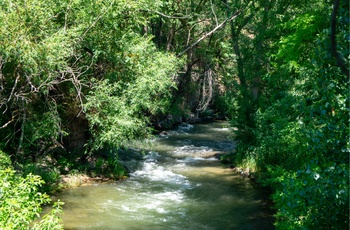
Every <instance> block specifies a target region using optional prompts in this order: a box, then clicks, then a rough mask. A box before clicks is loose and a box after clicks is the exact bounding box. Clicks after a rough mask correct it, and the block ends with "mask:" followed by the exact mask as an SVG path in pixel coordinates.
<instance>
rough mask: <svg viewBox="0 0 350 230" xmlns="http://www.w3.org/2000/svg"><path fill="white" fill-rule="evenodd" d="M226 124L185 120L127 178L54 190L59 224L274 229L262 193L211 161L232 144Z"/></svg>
mask: <svg viewBox="0 0 350 230" xmlns="http://www.w3.org/2000/svg"><path fill="white" fill-rule="evenodd" d="M227 125H228V124H227V123H226V122H214V123H209V124H196V125H183V126H179V128H178V129H176V130H172V131H168V132H167V133H163V135H161V136H159V137H157V138H154V139H153V140H151V145H150V147H149V149H148V150H143V151H141V150H140V149H134V150H133V151H134V152H135V153H137V154H138V153H140V152H143V155H141V156H142V157H141V159H138V160H131V159H129V160H127V161H126V160H124V162H123V163H124V164H125V165H127V166H128V168H129V169H130V170H131V174H130V178H128V179H126V180H123V181H119V182H115V183H108V184H101V183H95V184H88V185H85V186H81V187H78V188H73V189H68V190H65V191H64V192H62V193H60V194H59V195H58V198H59V199H60V200H61V201H63V202H64V203H65V205H64V206H63V211H64V214H63V215H62V219H63V223H64V228H65V229H121V230H123V229H125V230H131V229H135V230H136V229H140V230H147V229H152V230H157V229H160V230H161V229H167V230H168V229H180V230H182V229H193V230H197V229H205V230H207V229H208V230H210V229H213V230H216V229H217V230H224V229H274V227H273V225H272V221H273V219H272V216H271V211H269V209H268V208H267V199H266V196H267V195H266V192H265V191H264V190H262V189H261V188H257V186H255V185H254V184H253V183H252V182H251V181H250V180H249V179H247V178H242V177H241V176H239V175H237V174H235V173H234V172H233V171H232V170H231V169H230V168H228V167H224V166H223V165H222V164H221V163H220V161H219V160H218V159H217V156H218V155H219V154H222V153H225V152H227V151H232V150H233V149H234V148H235V144H234V143H233V142H232V141H230V139H229V138H228V137H229V135H230V134H231V132H230V130H229V128H227Z"/></svg>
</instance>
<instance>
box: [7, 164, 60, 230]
mask: <svg viewBox="0 0 350 230" xmlns="http://www.w3.org/2000/svg"><path fill="white" fill-rule="evenodd" d="M43 183H44V181H43V180H41V178H40V177H39V176H36V175H33V174H28V175H27V176H26V177H20V176H19V175H18V174H16V171H14V170H13V169H11V168H8V169H1V170H0V191H1V192H0V229H28V228H29V227H30V226H33V222H34V221H36V220H38V218H39V217H40V214H41V212H42V205H44V204H47V203H49V202H50V201H51V199H50V197H49V196H48V195H47V194H43V193H40V192H38V188H39V186H41V185H42V184H43ZM61 204H62V203H61V202H59V201H58V202H57V203H56V205H55V207H54V209H53V211H52V212H51V213H49V214H47V215H46V216H44V217H43V219H42V220H41V221H39V222H36V223H35V224H34V229H63V228H62V226H61V224H60V219H59V217H58V216H57V214H58V213H59V212H60V211H61V208H60V206H61Z"/></svg>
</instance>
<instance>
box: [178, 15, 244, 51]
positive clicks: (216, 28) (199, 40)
mask: <svg viewBox="0 0 350 230" xmlns="http://www.w3.org/2000/svg"><path fill="white" fill-rule="evenodd" d="M241 12H242V9H241V10H239V11H237V12H236V13H235V14H233V15H232V16H231V17H229V18H226V19H225V20H224V21H223V22H221V23H220V24H219V25H217V26H216V27H215V28H214V29H213V30H211V31H210V32H208V33H206V34H204V35H203V36H202V37H201V38H200V39H198V40H197V41H196V42H194V43H192V44H191V45H190V46H188V47H187V48H186V49H185V50H184V51H182V52H181V53H179V54H178V55H177V57H181V56H182V55H184V54H185V53H186V52H187V51H188V50H190V49H192V48H193V47H194V46H196V45H197V44H198V43H200V42H201V41H202V40H204V39H206V38H207V37H208V36H210V35H212V34H213V33H215V32H216V31H218V30H219V29H221V28H223V27H225V25H226V23H227V22H230V21H232V20H233V19H235V18H237V17H238V16H239V15H240V14H241Z"/></svg>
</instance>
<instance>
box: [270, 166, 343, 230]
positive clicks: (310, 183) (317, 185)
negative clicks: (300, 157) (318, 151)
mask: <svg viewBox="0 0 350 230" xmlns="http://www.w3.org/2000/svg"><path fill="white" fill-rule="evenodd" d="M322 167H325V168H321V167H320V166H318V165H317V164H316V162H313V163H311V164H308V165H307V167H306V168H305V169H302V170H298V171H297V172H296V173H286V172H285V173H283V174H280V175H278V176H279V178H280V184H281V188H280V189H278V190H277V191H276V192H275V194H274V196H273V198H274V201H275V202H276V208H277V209H278V211H277V214H276V218H277V220H278V221H277V225H276V227H277V228H278V229H346V228H348V227H349V221H348V218H347V215H348V211H349V207H348V204H349V193H348V189H349V186H348V184H349V180H348V165H344V164H342V165H336V164H334V163H333V164H330V165H328V166H326V165H323V166H322Z"/></svg>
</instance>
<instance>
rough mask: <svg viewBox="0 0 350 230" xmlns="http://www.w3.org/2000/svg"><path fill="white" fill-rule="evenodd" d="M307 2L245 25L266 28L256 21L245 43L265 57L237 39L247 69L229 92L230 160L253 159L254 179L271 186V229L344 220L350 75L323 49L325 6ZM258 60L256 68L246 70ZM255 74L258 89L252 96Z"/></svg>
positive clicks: (330, 225) (341, 44) (341, 225)
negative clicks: (233, 145)
mask: <svg viewBox="0 0 350 230" xmlns="http://www.w3.org/2000/svg"><path fill="white" fill-rule="evenodd" d="M280 3H281V2H280ZM310 4H311V3H310ZM315 4H316V3H315ZM313 6H315V7H313V8H310V7H307V6H299V7H298V6H296V7H295V8H293V9H288V8H286V9H285V12H283V17H284V18H283V20H277V19H270V20H267V21H265V25H260V24H259V23H260V22H252V23H251V24H252V25H249V26H250V27H251V28H259V27H258V26H259V25H260V26H261V28H264V29H268V31H269V33H268V34H267V33H264V32H263V31H261V32H262V33H258V32H260V29H256V33H257V34H258V35H257V36H256V37H255V38H252V42H251V43H250V44H252V47H253V49H257V50H258V49H259V50H260V52H262V51H263V52H264V53H263V55H265V57H264V56H263V55H261V53H260V54H258V55H257V56H258V58H255V57H253V56H251V50H248V48H249V45H245V44H244V45H245V46H246V48H245V49H247V50H245V49H241V51H242V56H243V57H245V58H248V57H249V58H251V59H250V61H249V62H252V63H249V62H248V64H247V63H246V66H244V71H243V72H244V73H245V74H250V75H249V76H246V75H244V77H245V78H244V79H245V80H246V81H247V82H246V84H247V86H246V88H245V89H247V91H245V92H244V91H243V90H244V89H243V90H242V89H240V88H238V89H239V94H238V98H234V99H232V101H233V102H234V103H235V104H233V103H232V106H233V108H232V110H231V115H232V117H233V119H234V122H233V123H235V124H236V123H238V124H239V126H237V127H238V128H239V132H238V133H237V134H238V135H237V138H238V140H239V144H238V148H237V153H236V163H238V164H239V166H242V167H245V166H247V165H249V164H250V162H253V163H255V164H256V167H257V168H256V169H257V174H258V175H260V177H259V178H260V179H259V180H260V181H261V182H262V183H263V184H265V185H267V186H270V187H271V188H273V189H274V194H273V200H274V202H275V205H276V208H277V214H276V218H277V219H276V220H277V221H276V227H277V229H345V228H348V226H349V218H348V213H349V194H348V192H347V191H348V190H349V168H348V167H347V165H348V162H349V155H348V152H349V146H350V145H349V132H348V130H349V98H348V96H347V95H348V89H349V79H347V78H346V76H344V75H343V74H342V73H341V71H340V70H339V67H338V66H337V65H336V62H335V60H334V58H333V57H332V55H331V53H330V49H329V47H330V42H329V33H330V30H329V25H330V23H329V19H330V15H331V7H330V6H329V5H327V4H326V3H319V2H318V3H317V4H316V5H313ZM344 7H346V4H345V5H342V8H341V9H343V10H344V9H345V8H344ZM272 10H276V12H278V9H277V8H276V9H272ZM340 12H343V13H340V15H338V28H337V29H338V32H337V33H338V34H337V38H338V47H337V49H338V51H339V52H341V55H342V56H343V57H345V59H346V62H347V63H348V62H349V60H348V54H349V53H348V48H346V47H348V45H349V43H348V42H349V41H348V40H346V39H341V38H344V33H346V30H345V29H344V23H346V21H347V20H348V16H345V13H344V11H342V10H340ZM279 13H281V12H279ZM263 14H264V13H263ZM345 18H347V19H345ZM268 21H270V22H271V21H273V22H275V23H271V24H270V23H267V22H268ZM263 22H264V21H262V22H261V23H263ZM266 25H267V26H268V28H266ZM261 36H263V37H261ZM262 38H264V39H265V40H262ZM245 60H246V59H245ZM264 60H265V62H264ZM259 63H260V64H262V65H261V66H262V67H263V68H262V69H260V70H259V72H257V73H254V72H252V71H251V70H252V69H253V70H254V68H252V67H253V66H256V65H259ZM265 67H267V68H265ZM259 74H261V75H260V76H259ZM254 79H259V85H258V86H259V87H260V92H259V97H258V98H257V99H256V101H255V102H254V103H251V101H250V100H251V98H252V96H251V95H249V94H250V93H251V94H253V89H254V87H255V86H256V85H255V84H256V82H254ZM240 80H241V79H240ZM240 87H243V86H242V84H240ZM247 92H248V95H246V93H247Z"/></svg>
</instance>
